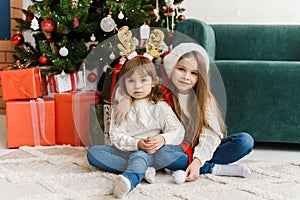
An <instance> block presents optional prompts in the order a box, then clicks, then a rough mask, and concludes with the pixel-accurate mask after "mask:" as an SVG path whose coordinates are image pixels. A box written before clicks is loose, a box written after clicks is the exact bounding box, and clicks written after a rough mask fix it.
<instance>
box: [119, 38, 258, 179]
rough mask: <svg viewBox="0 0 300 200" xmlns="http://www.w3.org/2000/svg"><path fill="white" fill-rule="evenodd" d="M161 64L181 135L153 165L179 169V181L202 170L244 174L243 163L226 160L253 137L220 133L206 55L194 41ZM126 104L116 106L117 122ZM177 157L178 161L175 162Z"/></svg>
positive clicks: (246, 150)
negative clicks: (180, 140) (179, 141)
mask: <svg viewBox="0 0 300 200" xmlns="http://www.w3.org/2000/svg"><path fill="white" fill-rule="evenodd" d="M163 63H164V68H165V70H166V73H167V75H168V77H169V82H170V89H171V90H173V92H172V93H171V98H170V100H171V101H169V102H170V103H171V105H172V106H173V108H174V110H175V112H176V114H177V116H178V118H179V119H180V120H181V122H182V123H183V125H184V127H185V130H186V134H185V142H183V143H182V144H181V147H182V148H176V147H174V146H169V147H168V148H169V149H168V151H164V152H157V154H156V155H157V156H156V157H157V158H158V159H157V160H155V162H156V163H157V166H156V167H157V168H167V169H170V170H185V173H184V176H185V181H194V180H196V179H197V178H199V174H205V173H212V174H215V175H226V176H241V177H246V176H247V175H249V174H250V169H249V168H248V167H246V166H244V165H242V164H230V163H234V162H236V161H238V160H239V159H241V158H243V157H244V156H245V155H247V154H249V153H250V152H251V151H252V149H253V145H254V140H253V138H252V137H251V136H250V135H249V134H248V133H237V134H232V135H229V136H227V137H224V136H225V135H226V125H225V123H224V121H223V119H222V117H221V114H220V111H219V108H218V105H217V103H216V100H215V97H214V96H213V94H212V93H211V91H210V83H209V81H210V79H209V75H208V74H209V71H210V70H209V57H208V55H207V53H206V51H205V50H204V49H203V48H202V47H201V46H199V45H197V44H195V43H182V44H179V45H178V46H176V47H175V48H174V49H173V50H172V51H171V52H170V53H169V54H168V55H167V56H165V57H164V60H163ZM174 94H175V95H174ZM128 104H129V101H128V100H127V99H126V98H124V99H122V100H121V101H120V103H119V104H118V106H117V107H116V109H115V111H116V112H117V113H118V119H117V121H122V120H123V119H124V118H127V114H128V111H126V109H125V108H126V105H128ZM124 105H125V106H124ZM157 146H159V144H157ZM185 152H188V153H187V154H186V153H185ZM188 155H189V156H188ZM159 158H162V159H159ZM174 160H175V162H174ZM179 160H180V161H182V160H184V162H177V161H179Z"/></svg>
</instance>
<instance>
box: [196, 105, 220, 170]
mask: <svg viewBox="0 0 300 200" xmlns="http://www.w3.org/2000/svg"><path fill="white" fill-rule="evenodd" d="M215 106H216V105H215V104H214V102H213V101H211V102H210V103H209V104H208V105H207V106H206V110H205V114H206V115H207V116H208V123H209V126H210V127H209V128H203V129H202V133H201V134H200V137H199V143H198V145H197V146H196V147H195V148H194V155H193V157H194V158H195V157H196V158H198V159H199V160H200V161H201V164H202V166H203V165H204V163H205V162H206V161H208V160H210V159H211V158H212V157H213V154H214V152H215V151H216V149H217V147H218V146H219V145H220V143H221V139H222V137H223V133H222V132H221V127H220V124H219V122H218V118H217V111H216V107H215Z"/></svg>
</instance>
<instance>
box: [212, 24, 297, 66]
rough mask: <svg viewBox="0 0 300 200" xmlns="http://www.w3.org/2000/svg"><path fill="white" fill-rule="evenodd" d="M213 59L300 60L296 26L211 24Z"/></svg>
mask: <svg viewBox="0 0 300 200" xmlns="http://www.w3.org/2000/svg"><path fill="white" fill-rule="evenodd" d="M211 27H212V28H213V30H214V33H215V37H216V38H215V40H216V41H215V42H216V55H215V59H216V60H283V61H297V60H300V37H299V36H300V26H299V25H249V24H248V25H247V24H231V25H230V24H214V25H211Z"/></svg>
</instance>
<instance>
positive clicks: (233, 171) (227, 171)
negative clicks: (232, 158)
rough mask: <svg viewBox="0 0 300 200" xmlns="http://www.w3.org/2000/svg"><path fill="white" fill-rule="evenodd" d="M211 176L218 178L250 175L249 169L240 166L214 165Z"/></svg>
mask: <svg viewBox="0 0 300 200" xmlns="http://www.w3.org/2000/svg"><path fill="white" fill-rule="evenodd" d="M212 174H214V175H219V176H241V177H247V176H248V175H249V174H251V171H250V169H249V168H248V167H247V166H245V165H242V164H231V165H219V164H215V166H214V167H213V169H212Z"/></svg>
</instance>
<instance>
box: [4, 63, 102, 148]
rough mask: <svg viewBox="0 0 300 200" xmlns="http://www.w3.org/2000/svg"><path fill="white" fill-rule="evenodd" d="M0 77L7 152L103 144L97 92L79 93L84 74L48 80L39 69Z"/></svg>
mask: <svg viewBox="0 0 300 200" xmlns="http://www.w3.org/2000/svg"><path fill="white" fill-rule="evenodd" d="M0 76H1V81H2V98H3V100H4V101H5V102H6V132H7V148H18V147H20V146H50V145H72V146H88V145H91V144H93V143H94V142H93V141H96V140H97V141H99V140H102V142H103V132H102V131H101V130H102V127H103V126H101V125H100V124H99V122H98V118H99V115H101V116H102V117H103V112H104V107H103V105H102V106H101V107H99V106H98V105H99V93H98V92H96V91H90V90H89V91H84V90H81V89H82V88H83V87H84V86H85V78H84V72H82V71H78V72H76V73H74V74H59V75H53V76H50V77H48V76H45V75H43V74H42V69H41V68H26V69H18V70H7V71H2V72H0ZM99 110H100V112H101V113H100V114H99ZM97 117H98V118H97ZM92 121H94V122H92ZM91 123H94V124H93V125H92V126H91V127H92V128H90V124H91ZM95 124H96V125H98V126H95ZM102 125H103V124H102ZM90 129H93V130H90ZM91 131H92V132H93V133H96V131H97V132H98V133H99V136H97V135H95V134H91V133H90V132H91ZM100 133H101V135H100ZM97 138H99V139H97ZM100 142H101V141H100Z"/></svg>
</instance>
